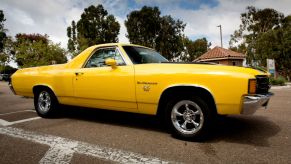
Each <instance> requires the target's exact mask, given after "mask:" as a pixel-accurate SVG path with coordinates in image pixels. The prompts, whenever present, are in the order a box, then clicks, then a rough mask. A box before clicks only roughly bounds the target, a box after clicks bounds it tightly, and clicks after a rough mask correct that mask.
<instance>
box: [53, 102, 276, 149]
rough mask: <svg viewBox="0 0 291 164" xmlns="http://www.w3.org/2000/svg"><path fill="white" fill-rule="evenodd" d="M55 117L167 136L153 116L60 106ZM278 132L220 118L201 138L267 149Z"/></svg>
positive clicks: (258, 123) (258, 120)
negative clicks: (155, 132) (147, 131)
mask: <svg viewBox="0 0 291 164" xmlns="http://www.w3.org/2000/svg"><path fill="white" fill-rule="evenodd" d="M57 113H58V114H57V116H56V117H55V118H56V119H57V118H70V119H77V120H84V121H91V122H98V123H104V124H111V125H118V126H126V127H131V128H138V129H145V130H151V131H158V132H164V133H169V131H168V130H167V129H166V127H165V125H163V123H162V122H161V120H159V118H158V117H156V116H150V115H143V114H135V113H127V112H118V111H110V110H102V109H91V108H81V107H71V106H62V108H61V110H59V111H58V112H57ZM280 131H281V129H280V127H279V126H278V125H276V124H275V123H274V122H272V121H270V120H269V119H268V118H267V117H263V116H256V115H253V116H221V117H218V118H217V120H216V121H215V122H214V126H213V128H212V129H211V131H210V132H209V134H208V137H207V138H205V140H204V139H203V142H207V143H216V142H221V141H223V142H231V143H239V144H247V145H254V146H263V147H268V146H269V145H270V144H269V141H268V139H269V138H270V137H272V136H274V135H276V134H277V133H278V132H280Z"/></svg>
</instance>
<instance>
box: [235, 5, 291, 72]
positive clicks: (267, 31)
mask: <svg viewBox="0 0 291 164" xmlns="http://www.w3.org/2000/svg"><path fill="white" fill-rule="evenodd" d="M241 21H242V24H241V25H240V28H239V29H238V30H236V31H235V32H234V34H233V35H231V40H230V46H231V49H237V50H238V51H240V52H242V53H246V54H247V62H248V63H249V64H257V65H259V66H263V67H266V59H268V58H271V59H275V61H276V65H275V66H276V70H277V71H278V72H279V73H280V74H282V75H283V76H285V77H286V76H289V77H290V76H291V56H290V55H291V51H290V49H291V16H290V15H289V16H287V17H284V15H283V14H282V13H280V12H278V11H276V10H274V9H269V8H266V9H263V10H262V9H256V8H255V7H247V12H246V13H242V14H241Z"/></svg>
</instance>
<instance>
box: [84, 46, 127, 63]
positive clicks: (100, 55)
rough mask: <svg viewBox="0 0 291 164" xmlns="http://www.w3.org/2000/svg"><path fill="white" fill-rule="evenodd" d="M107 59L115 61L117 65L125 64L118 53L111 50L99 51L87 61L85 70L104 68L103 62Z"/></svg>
mask: <svg viewBox="0 0 291 164" xmlns="http://www.w3.org/2000/svg"><path fill="white" fill-rule="evenodd" d="M108 58H112V59H115V60H116V63H117V65H119V66H121V65H125V62H124V61H123V59H122V56H121V54H120V53H119V51H118V50H117V49H116V48H114V47H112V48H105V49H99V50H97V51H95V52H94V54H93V55H91V57H90V59H89V60H88V61H87V63H86V65H85V68H93V67H105V66H107V65H106V64H105V60H106V59H108Z"/></svg>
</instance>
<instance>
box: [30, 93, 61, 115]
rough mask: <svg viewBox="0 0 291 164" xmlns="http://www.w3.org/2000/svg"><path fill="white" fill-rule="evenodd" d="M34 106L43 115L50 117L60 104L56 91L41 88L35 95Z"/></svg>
mask: <svg viewBox="0 0 291 164" xmlns="http://www.w3.org/2000/svg"><path fill="white" fill-rule="evenodd" d="M34 106H35V110H36V112H37V114H38V115H39V116H41V117H50V116H52V115H53V113H54V112H55V110H56V107H57V106H58V102H57V99H56V97H55V95H54V93H53V92H52V91H50V90H48V89H40V90H39V91H38V92H36V93H35V95H34Z"/></svg>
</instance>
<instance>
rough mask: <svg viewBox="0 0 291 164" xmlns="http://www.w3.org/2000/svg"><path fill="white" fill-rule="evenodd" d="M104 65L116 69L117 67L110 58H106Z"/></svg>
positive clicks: (114, 61)
mask: <svg viewBox="0 0 291 164" xmlns="http://www.w3.org/2000/svg"><path fill="white" fill-rule="evenodd" d="M105 64H106V65H108V66H111V67H112V68H116V66H117V62H116V60H114V59H112V58H108V59H106V60H105Z"/></svg>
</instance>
